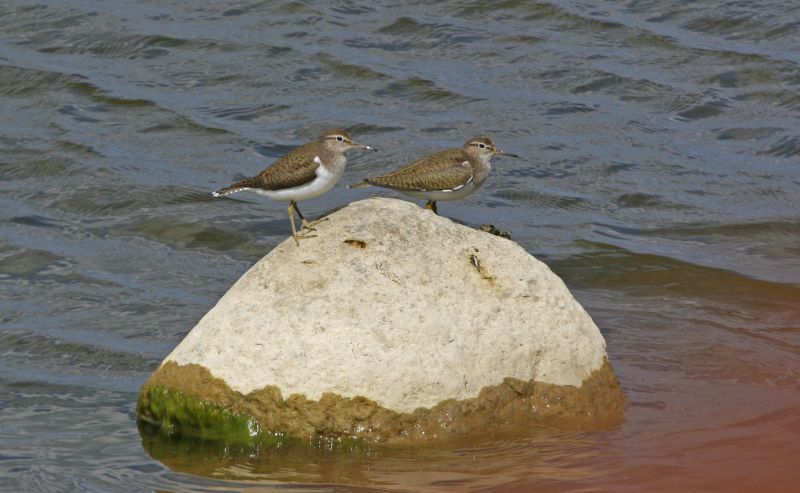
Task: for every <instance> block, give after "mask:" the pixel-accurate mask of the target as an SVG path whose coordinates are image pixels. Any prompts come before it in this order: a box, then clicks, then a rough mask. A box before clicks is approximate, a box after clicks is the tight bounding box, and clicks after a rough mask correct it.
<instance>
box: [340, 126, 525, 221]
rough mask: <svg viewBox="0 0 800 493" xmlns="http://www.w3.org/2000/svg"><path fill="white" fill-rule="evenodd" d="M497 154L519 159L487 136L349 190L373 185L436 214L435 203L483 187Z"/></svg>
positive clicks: (369, 179)
mask: <svg viewBox="0 0 800 493" xmlns="http://www.w3.org/2000/svg"><path fill="white" fill-rule="evenodd" d="M497 154H502V155H503V156H511V157H519V156H517V155H516V154H510V153H508V152H505V151H502V150H500V149H498V148H497V147H496V146H495V145H494V142H492V139H490V138H489V137H474V138H472V139H470V140H468V141H467V142H466V143H465V144H464V145H463V147H459V148H455V149H445V150H443V151H439V152H437V153H434V154H431V155H430V156H427V157H424V158H422V159H420V160H418V161H414V162H413V163H411V164H409V165H408V166H406V167H404V168H401V169H399V170H397V171H394V172H392V173H389V174H386V175H382V176H374V177H371V178H367V179H366V180H364V181H362V182H360V183H357V184H355V185H351V186H350V188H360V187H366V186H369V185H374V186H377V187H383V188H390V189H392V190H397V191H399V192H402V193H404V194H406V195H410V196H412V197H416V198H420V199H425V200H427V201H428V202H427V203H426V204H425V207H427V208H429V209H431V210H432V211H433V212H435V213H437V214H438V211H437V209H436V202H437V201H439V200H459V199H463V198H464V197H466V196H467V195H469V194H471V193H472V192H474V191H475V190H477V189H478V187H480V186H481V185H483V182H484V181H486V178H487V177H488V176H489V171H491V169H492V166H491V163H490V161H491V159H492V157H493V156H495V155H497Z"/></svg>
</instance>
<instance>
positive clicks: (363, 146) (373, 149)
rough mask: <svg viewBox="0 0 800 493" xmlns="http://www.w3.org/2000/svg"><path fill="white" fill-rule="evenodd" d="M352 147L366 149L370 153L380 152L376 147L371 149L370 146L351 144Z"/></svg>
mask: <svg viewBox="0 0 800 493" xmlns="http://www.w3.org/2000/svg"><path fill="white" fill-rule="evenodd" d="M350 145H352V146H353V147H360V148H361V149H366V150H368V151H377V150H378V149H375V148H374V147H370V146H368V145H364V144H356V143H355V142H351V143H350Z"/></svg>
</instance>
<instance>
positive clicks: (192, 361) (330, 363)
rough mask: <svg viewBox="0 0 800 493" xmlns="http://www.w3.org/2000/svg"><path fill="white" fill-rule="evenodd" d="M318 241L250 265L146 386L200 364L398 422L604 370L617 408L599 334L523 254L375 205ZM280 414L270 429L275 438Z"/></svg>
mask: <svg viewBox="0 0 800 493" xmlns="http://www.w3.org/2000/svg"><path fill="white" fill-rule="evenodd" d="M316 234H317V237H316V238H310V239H306V240H303V241H301V244H300V246H299V247H297V246H296V245H295V244H294V242H293V241H292V240H291V238H289V239H287V240H286V241H284V242H283V243H281V244H280V245H279V246H278V247H276V248H275V249H274V250H273V251H271V252H270V253H269V254H268V255H266V256H265V257H264V258H263V259H261V260H260V261H259V262H258V263H257V264H256V265H254V266H253V267H252V268H251V269H250V270H249V271H248V272H247V273H246V274H244V275H243V276H242V277H241V278H240V279H239V281H237V282H236V284H234V286H233V287H232V288H231V289H230V290H229V291H228V292H227V293H226V294H225V295H224V296H223V297H222V299H220V301H219V302H218V303H217V305H216V306H215V307H214V308H213V309H212V310H211V311H209V312H208V314H206V316H205V317H203V319H202V320H200V322H199V323H198V324H197V325H196V326H195V327H194V329H192V331H191V332H190V333H189V334H188V335H187V336H186V338H185V339H184V340H183V342H181V343H180V345H178V347H177V348H176V349H175V350H174V351H173V352H172V353H171V354H170V355H169V356H168V357H167V358H166V359H165V361H164V364H163V365H162V367H161V368H160V369H159V370H157V371H156V374H155V375H154V379H151V380H152V381H151V382H150V383H149V384H150V385H154V384H155V383H156V382H157V383H158V385H162V386H166V387H170V386H171V385H170V382H169V378H166V377H165V375H166V374H167V373H169V372H167V371H166V370H167V369H168V370H169V371H170V372H174V370H175V369H176V368H180V367H186V366H187V365H191V367H192V368H195V366H194V365H199V367H202V368H203V369H207V370H208V371H209V372H210V376H213V377H216V378H217V379H221V380H222V381H224V383H225V384H226V386H227V387H229V388H230V389H232V391H235V392H236V393H238V394H241V395H242V396H244V395H246V394H251V393H254V391H263V390H264V389H266V388H269V393H270V396H271V397H270V399H268V400H269V401H270V402H273V401H275V402H278V401H280V402H281V403H282V402H284V401H283V400H282V397H281V396H289V397H288V398H287V400H286V401H285V402H286V403H289V402H290V401H291V399H292V398H295V397H296V398H300V397H301V396H302V400H304V401H305V402H308V401H320V400H321V399H322V400H323V401H324V399H323V394H327V395H326V396H325V399H330V398H331V394H333V395H335V396H337V397H341V398H344V400H345V401H348V399H347V398H355V397H357V396H363V397H366V398H367V399H364V400H365V401H369V402H372V404H375V406H376V408H380V409H385V410H389V411H390V412H392V413H400V414H403V413H411V412H413V411H414V410H416V409H417V408H431V407H433V406H435V405H436V404H437V403H440V402H442V401H445V400H448V399H455V400H457V401H461V400H465V399H471V398H475V397H477V396H478V395H479V394H480V392H481V390H482V389H484V388H487V387H490V386H498V385H500V384H503V383H504V380H505V381H506V383H508V382H511V383H508V385H509V388H511V389H512V390H513V392H511V394H514V392H516V393H517V394H519V395H522V394H523V392H522V391H521V390H519V389H517V388H516V387H519V386H523V385H525V384H526V383H531V384H534V383H540V384H552V385H554V386H572V387H571V388H573V390H578V389H579V388H580V387H581V386H582V384H583V382H584V381H585V380H587V379H588V378H589V377H590V375H593V372H595V374H596V372H597V371H598V370H601V369H604V368H605V369H607V372H608V373H609V375H610V380H609V381H612V382H611V384H609V385H605V386H604V387H603V388H604V389H605V390H603V392H606V393H608V394H609V395H610V397H609V399H608V400H606V401H603V400H602V399H601V401H602V402H604V404H603V405H606V404H608V405H609V406H610V407H616V408H618V409H616V410H615V412H616V411H618V410H619V409H620V408H621V407H620V405H619V403H621V402H622V398H621V393H620V391H619V387H618V385H617V383H616V379H614V378H613V374H612V373H611V370H610V368H609V367H608V365H607V361H606V351H605V341H604V340H603V337H602V335H601V334H600V331H599V330H598V328H597V327H596V326H595V324H594V323H593V322H592V320H591V318H590V317H589V315H588V314H587V313H586V312H585V311H584V310H583V308H582V307H581V306H580V305H579V304H578V302H577V301H575V299H574V298H573V297H572V295H571V294H570V292H569V291H568V289H567V288H566V286H565V285H564V283H563V282H562V281H561V280H560V279H559V278H558V277H557V276H556V275H555V274H553V273H552V272H551V271H550V269H549V268H548V267H547V266H546V265H545V264H543V263H542V262H540V261H538V260H536V259H535V258H534V257H532V256H531V255H529V254H528V253H527V252H526V251H525V250H523V249H522V248H521V247H520V246H518V245H517V244H516V243H514V242H512V241H509V240H507V239H504V238H499V237H497V236H493V235H490V234H487V233H484V232H482V231H478V230H475V229H472V228H469V227H466V226H462V225H459V224H456V223H453V222H452V221H451V220H449V219H447V218H445V217H441V216H436V215H434V214H433V213H432V212H431V211H428V210H425V209H422V208H420V207H418V206H417V205H415V204H412V203H409V202H404V201H400V200H394V199H378V198H375V199H368V200H363V201H359V202H355V203H352V204H350V205H349V206H347V207H346V208H344V209H342V210H339V211H337V212H335V213H333V214H331V215H330V216H329V220H327V221H324V222H322V223H320V224H319V225H317V232H316ZM167 364H169V365H167ZM176 365H177V366H176ZM167 366H169V368H167ZM159 372H161V373H162V374H161V375H159ZM204 378H210V377H204ZM506 379H508V380H506ZM606 380H608V378H606V379H605V380H604V381H606ZM515 382H516V383H515ZM515 386H516V387H515ZM172 387H174V388H176V389H177V390H181V391H186V392H196V390H192V389H190V388H189V386H183V385H180V384H177V383H176V384H175V385H172ZM551 387H552V386H548V388H551ZM585 387H588V386H585ZM595 387H596V386H595ZM531 389H532V387H531ZM532 392H533V391H532V390H531V392H529V393H532ZM262 393H263V392H262ZM293 394H299V395H298V396H293ZM611 394H613V395H611ZM514 395H515V394H514ZM528 397H529V396H528ZM597 397H598V396H596V395H592V396H588V398H589V399H590V400H597ZM606 397H608V396H606ZM359 399H361V398H359ZM350 400H352V399H350ZM261 401H263V399H261ZM359 402H360V401H359ZM224 404H226V405H230V404H231V403H230V402H227V401H226V402H225V403H224ZM361 404H363V403H361ZM281 405H282V404H281ZM141 406H142V402H140V408H141ZM234 407H236V406H234ZM245 407H246V406H245ZM362 407H363V406H362ZM529 407H530V406H529ZM534 407H535V406H534ZM242 409H244V407H241V406H240V409H239V410H240V411H241V410H242ZM140 411H141V409H140ZM576 411H579V412H584V413H589V414H591V413H595V412H598V410H597V409H592V410H591V411H586V410H576ZM145 412H146V410H145ZM319 412H320V411H319V410H315V413H319ZM515 412H517V411H515ZM271 416H272V417H271V418H270V419H269V420H268V421H270V422H269V423H261V425H262V426H263V427H266V428H270V429H275V428H280V426H281V424H280V422H275V419H277V418H275V415H271ZM487 416H488V414H487ZM315 419H319V416H317V417H316V418H315ZM354 419H356V420H358V419H361V418H359V417H358V416H356V417H355V418H354ZM364 419H366V418H364ZM352 424H353V423H352V422H351V423H349V424H348V425H347V426H352ZM312 428H316V429H319V426H316V427H313V426H312Z"/></svg>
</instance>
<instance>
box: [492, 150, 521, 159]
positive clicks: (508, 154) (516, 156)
mask: <svg viewBox="0 0 800 493" xmlns="http://www.w3.org/2000/svg"><path fill="white" fill-rule="evenodd" d="M495 154H500V155H501V156H508V157H515V158H519V156H518V155H516V154H511V153H510V152H506V151H504V150H502V149H497V152H496V153H495Z"/></svg>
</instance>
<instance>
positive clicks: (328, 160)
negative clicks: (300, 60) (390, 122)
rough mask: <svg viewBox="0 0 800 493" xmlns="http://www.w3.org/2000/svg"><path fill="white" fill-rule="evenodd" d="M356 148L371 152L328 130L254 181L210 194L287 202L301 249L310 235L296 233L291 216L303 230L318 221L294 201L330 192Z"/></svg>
mask: <svg viewBox="0 0 800 493" xmlns="http://www.w3.org/2000/svg"><path fill="white" fill-rule="evenodd" d="M356 148H361V149H372V148H371V147H370V146H366V145H362V144H356V143H355V142H353V139H352V138H351V137H350V134H349V133H348V132H347V131H345V130H339V129H334V130H328V131H327V132H325V133H324V134H323V135H322V137H320V138H319V139H318V140H316V141H315V142H310V143H308V144H305V145H302V146H300V147H298V148H297V149H294V150H293V151H291V152H290V153H289V154H287V155H285V156H283V157H282V158H280V159H278V160H277V161H275V162H274V163H272V165H271V166H269V167H268V168H267V169H265V170H264V171H262V172H261V173H259V174H258V175H256V176H254V177H253V178H248V179H246V180H242V181H240V182H237V183H234V184H233V185H231V186H229V187H226V188H223V189H222V190H217V191H216V192H214V193H212V194H211V195H212V196H213V197H222V196H225V195H228V194H231V193H234V192H241V191H244V190H249V191H252V192H255V193H258V194H260V195H264V196H267V197H269V198H271V199H275V200H283V201H286V200H288V201H289V209H288V212H289V221H290V222H291V224H292V238H294V241H295V243H297V245H298V246H300V239H302V238H310V237H311V235H308V234H307V233H305V234H303V233H301V234H298V233H297V229H296V228H295V225H294V213H295V212H297V215H298V216H299V217H300V220H301V221H302V229H307V230H309V231H314V228H313V226H314V224H316V223H317V222H319V221H314V222H309V221H306V219H305V217H303V214H302V213H301V212H300V209H299V208H298V207H297V202H298V201H300V200H306V199H310V198H314V197H317V196H320V195H322V194H324V193H325V192H327V191H328V190H330V189H331V188H332V187H333V185H335V184H336V182H337V181H338V180H339V178H340V177H341V176H342V173H344V168H345V166H346V165H347V158H346V157H345V152H346V151H348V150H350V149H356ZM320 221H321V219H320ZM302 229H301V231H302Z"/></svg>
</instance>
